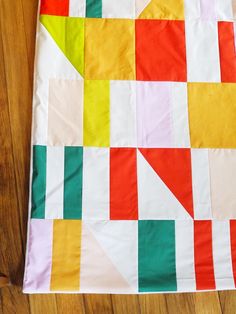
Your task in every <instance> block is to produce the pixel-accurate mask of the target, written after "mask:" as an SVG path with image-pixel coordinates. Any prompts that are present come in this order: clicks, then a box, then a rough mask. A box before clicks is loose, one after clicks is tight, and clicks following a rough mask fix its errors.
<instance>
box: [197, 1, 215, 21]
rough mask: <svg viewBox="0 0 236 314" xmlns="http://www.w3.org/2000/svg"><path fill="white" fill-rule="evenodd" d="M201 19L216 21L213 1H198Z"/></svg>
mask: <svg viewBox="0 0 236 314" xmlns="http://www.w3.org/2000/svg"><path fill="white" fill-rule="evenodd" d="M200 7H201V19H202V20H216V11H215V0H200Z"/></svg>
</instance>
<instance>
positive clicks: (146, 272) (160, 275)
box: [138, 220, 177, 292]
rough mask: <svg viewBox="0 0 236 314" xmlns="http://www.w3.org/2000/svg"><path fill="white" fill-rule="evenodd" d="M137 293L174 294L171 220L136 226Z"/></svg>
mask: <svg viewBox="0 0 236 314" xmlns="http://www.w3.org/2000/svg"><path fill="white" fill-rule="evenodd" d="M138 234H139V237H138V241H139V243H138V261H139V263H138V273H139V291H140V292H148V291H153V292H154V291H176V290H177V280H176V268H175V222H174V220H140V221H139V222H138Z"/></svg>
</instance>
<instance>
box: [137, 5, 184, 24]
mask: <svg viewBox="0 0 236 314" xmlns="http://www.w3.org/2000/svg"><path fill="white" fill-rule="evenodd" d="M139 18H140V19H161V20H184V2H183V0H151V1H150V2H149V4H148V5H147V7H146V8H145V9H144V10H143V12H141V14H140V15H139Z"/></svg>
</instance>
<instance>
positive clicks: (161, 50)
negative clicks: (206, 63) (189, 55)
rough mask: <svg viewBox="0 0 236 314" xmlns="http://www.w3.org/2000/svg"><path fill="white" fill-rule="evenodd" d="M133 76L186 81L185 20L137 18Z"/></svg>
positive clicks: (153, 79)
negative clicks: (134, 72) (134, 71)
mask: <svg viewBox="0 0 236 314" xmlns="http://www.w3.org/2000/svg"><path fill="white" fill-rule="evenodd" d="M135 27H136V79H137V80H143V81H180V82H185V81H186V80H187V70H186V46H185V25H184V21H169V20H168V21H167V20H136V25H135Z"/></svg>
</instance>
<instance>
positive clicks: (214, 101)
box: [188, 83, 236, 148]
mask: <svg viewBox="0 0 236 314" xmlns="http://www.w3.org/2000/svg"><path fill="white" fill-rule="evenodd" d="M235 99H236V84H230V83H188V108H189V125H190V139H191V147H193V148H195V147H196V148H201V147H202V148H203V147H205V148H208V147H209V148H236V136H235V134H236V101H235Z"/></svg>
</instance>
